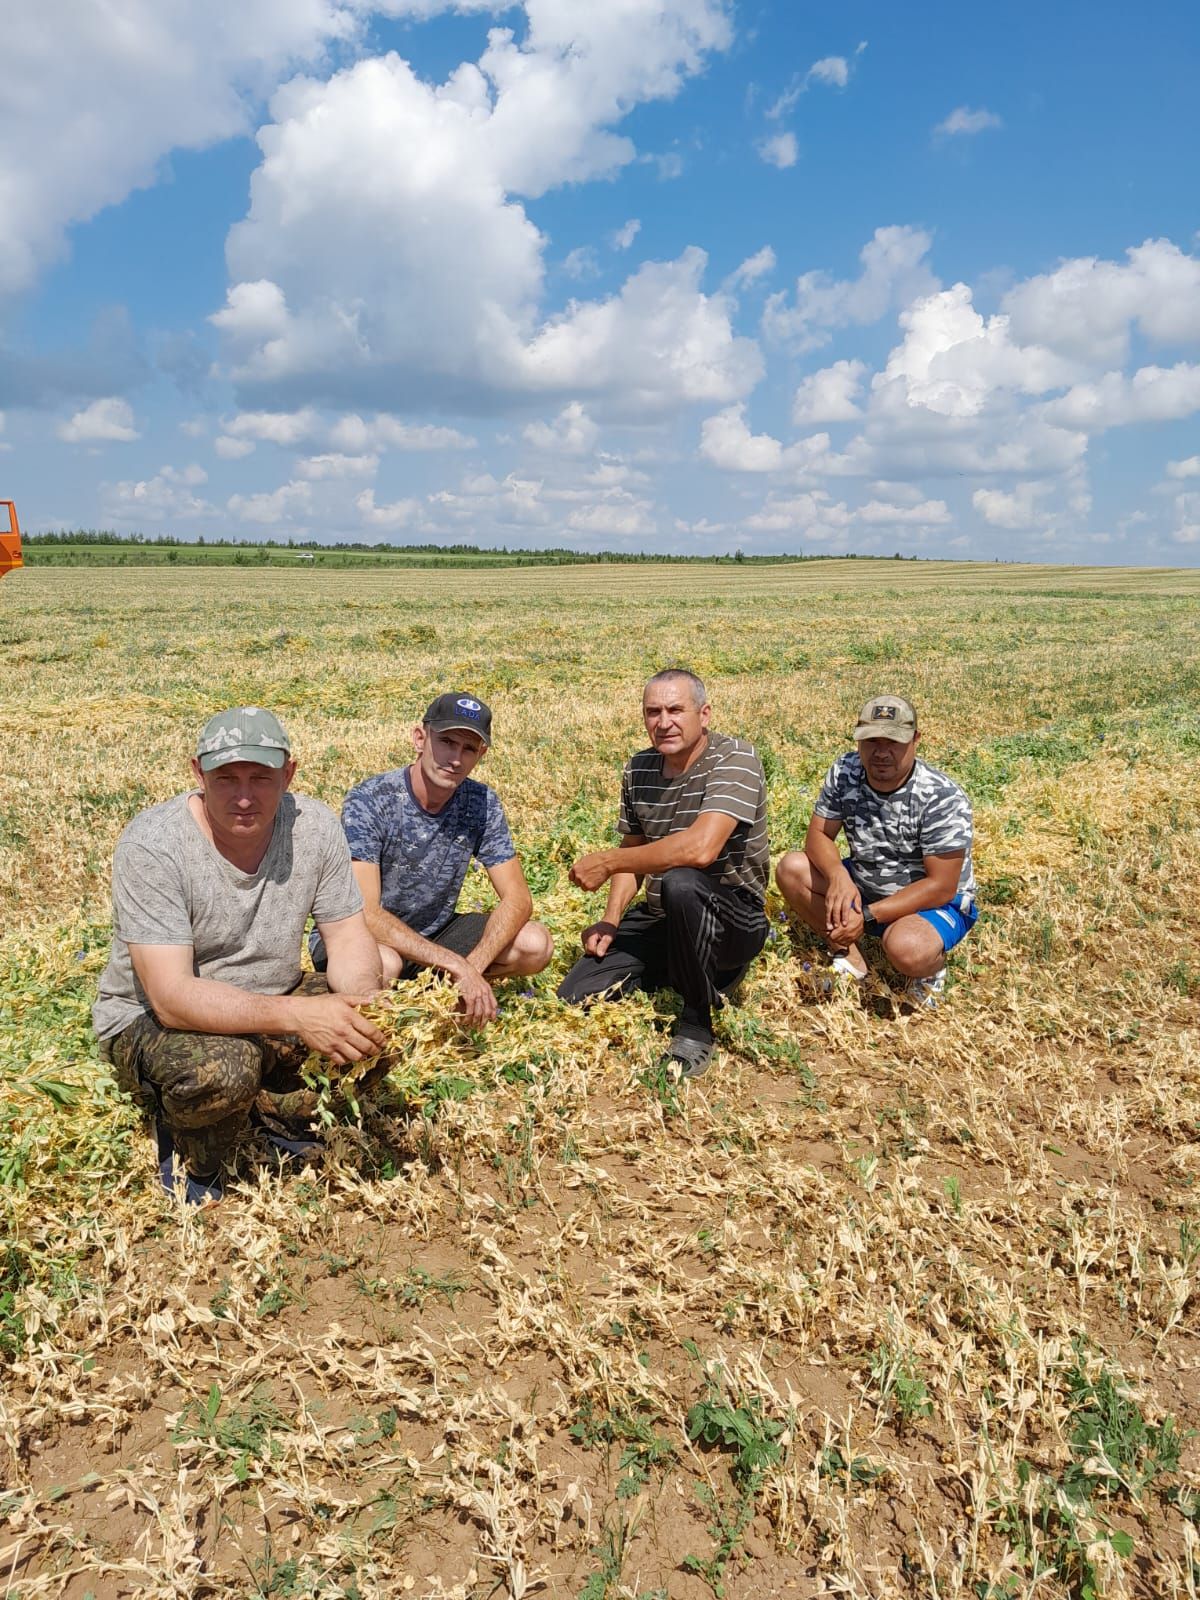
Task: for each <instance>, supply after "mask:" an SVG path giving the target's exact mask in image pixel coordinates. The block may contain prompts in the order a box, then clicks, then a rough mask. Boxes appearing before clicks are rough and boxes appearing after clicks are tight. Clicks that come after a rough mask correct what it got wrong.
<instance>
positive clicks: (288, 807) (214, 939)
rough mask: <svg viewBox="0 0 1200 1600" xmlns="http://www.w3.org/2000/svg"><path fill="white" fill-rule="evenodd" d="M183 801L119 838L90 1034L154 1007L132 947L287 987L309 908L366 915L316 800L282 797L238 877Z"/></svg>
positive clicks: (204, 972) (346, 856) (103, 1035)
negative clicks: (152, 947) (186, 955)
mask: <svg viewBox="0 0 1200 1600" xmlns="http://www.w3.org/2000/svg"><path fill="white" fill-rule="evenodd" d="M188 798H189V797H188V796H187V795H186V794H180V795H176V796H175V798H174V799H173V800H166V801H164V802H163V804H162V805H157V806H151V807H150V809H149V810H148V811H143V812H142V813H141V815H140V816H137V817H135V818H134V819H133V821H132V822H131V823H130V824H129V826H128V827H127V828H126V829H125V831H124V833H122V835H121V837H120V839H119V840H118V841H117V849H116V854H115V856H114V857H113V882H112V894H113V943H112V954H111V955H110V957H109V962H108V966H107V967H105V969H104V972H103V974H102V975H101V978H100V993H99V996H98V998H97V1000H96V1004H95V1005H94V1006H93V1008H92V1024H93V1026H94V1028H95V1030H96V1036H97V1038H100V1039H111V1038H113V1037H114V1036H115V1035H116V1034H118V1033H122V1032H123V1031H124V1030H125V1029H126V1028H127V1027H128V1026H129V1025H130V1023H131V1022H136V1020H137V1019H138V1017H139V1016H140V1015H141V1014H142V1013H143V1012H149V1011H150V1010H151V1007H150V1003H149V1001H148V1000H147V999H146V995H145V992H144V991H143V989H142V986H141V984H140V983H139V982H138V981H137V975H136V974H135V972H134V970H133V963H132V961H131V960H130V957H129V946H130V945H131V944H173V945H191V947H192V972H193V973H194V974H195V976H196V977H198V978H212V979H215V980H216V981H218V982H220V983H231V984H233V986H234V987H235V988H238V989H245V990H247V991H248V992H250V993H253V994H287V993H289V991H290V990H292V989H294V988H295V987H296V985H297V984H298V983H299V982H300V942H301V939H302V938H303V936H304V924H305V922H306V921H307V919H308V917H309V915H310V913H311V915H312V916H313V917H315V918H316V920H317V922H318V923H322V922H340V921H341V920H342V918H343V917H350V916H353V915H354V913H355V912H356V911H361V910H362V895H361V894H360V893H359V891H358V885H357V883H356V882H355V881H354V873H353V870H352V869H351V866H350V852H349V850H348V849H347V848H346V837H345V835H344V834H343V832H342V827H341V823H340V822H339V821H338V819H337V817H336V816H335V815H334V813H333V812H332V811H331V810H330V809H329V807H328V806H326V805H322V803H321V801H319V800H313V799H310V798H309V797H308V796H307V795H298V794H285V795H284V797H283V800H282V802H281V803H280V807H279V810H278V812H277V813H276V816H275V827H274V831H273V832H272V834H271V842H270V844H269V845H268V846H267V853H266V855H265V856H264V857H263V858H262V862H261V863H260V865H259V868H258V871H257V872H254V873H246V872H239V870H238V869H237V867H235V866H234V865H233V863H232V862H230V861H226V859H225V857H224V856H223V855H221V854H220V852H219V851H218V850H216V849H215V848H214V847H213V846H212V845H211V844H210V843H209V841H208V840H207V839H206V838H205V837H204V835H203V833H201V831H200V827H199V824H198V823H197V822H196V819H195V818H194V817H193V816H192V814H191V812H190V810H189V809H188Z"/></svg>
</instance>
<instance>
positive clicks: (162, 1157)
mask: <svg viewBox="0 0 1200 1600" xmlns="http://www.w3.org/2000/svg"><path fill="white" fill-rule="evenodd" d="M154 1136H155V1142H156V1144H157V1147H158V1151H157V1153H158V1178H159V1182H160V1183H161V1184H162V1186H163V1188H164V1189H165V1190H166V1192H167V1193H168V1194H169V1195H171V1196H179V1198H181V1199H182V1201H183V1203H184V1205H185V1206H196V1207H199V1208H206V1207H208V1206H215V1205H219V1204H220V1203H221V1201H222V1200H223V1199H224V1198H225V1188H224V1185H223V1183H222V1181H221V1174H220V1173H219V1172H212V1173H208V1174H205V1173H195V1172H189V1171H188V1170H187V1168H186V1167H185V1166H184V1164H183V1162H182V1161H181V1160H180V1159H179V1157H178V1156H177V1155H176V1154H175V1141H174V1140H173V1139H172V1138H171V1131H170V1129H169V1128H168V1127H167V1126H166V1124H165V1123H164V1122H163V1121H162V1119H161V1118H157V1119H156V1120H155V1124H154Z"/></svg>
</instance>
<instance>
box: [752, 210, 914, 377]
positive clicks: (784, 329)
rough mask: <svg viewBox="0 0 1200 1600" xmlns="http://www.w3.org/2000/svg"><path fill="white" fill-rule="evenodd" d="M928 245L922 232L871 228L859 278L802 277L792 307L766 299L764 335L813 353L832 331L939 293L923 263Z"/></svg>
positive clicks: (781, 298) (816, 274)
mask: <svg viewBox="0 0 1200 1600" xmlns="http://www.w3.org/2000/svg"><path fill="white" fill-rule="evenodd" d="M932 243H933V240H932V238H931V236H930V235H929V234H928V233H927V232H926V231H925V230H924V229H923V228H912V227H888V228H876V230H875V233H874V235H873V237H872V238H871V239H870V241H869V242H868V243H867V244H866V245H864V247H863V249H862V251H861V252H860V254H859V260H860V261H861V262H862V272H861V273H860V274H859V276H858V277H857V278H849V279H837V278H831V277H829V275H828V274H827V273H824V272H806V273H804V274H803V276H802V277H800V278H799V279H797V282H796V294H795V300H794V303H793V304H791V305H789V304H788V298H787V296H786V295H785V294H774V295H771V297H770V298H769V299H768V301H767V305H766V309H765V311H764V313H763V329H764V331H765V332H766V333H767V335H768V336H769V337H770V338H773V339H778V340H781V341H782V342H784V343H787V344H790V345H792V346H793V347H794V348H796V349H797V350H814V349H817V348H818V347H819V346H821V345H823V344H828V342H829V337H830V330H831V329H833V328H846V327H852V326H858V327H862V326H866V325H867V324H869V323H872V322H878V321H879V320H880V318H881V317H884V316H886V315H887V313H888V312H889V311H891V310H895V309H898V308H899V307H900V306H904V305H908V304H909V303H910V302H911V301H912V300H914V299H915V298H916V297H917V296H918V295H923V294H928V293H930V291H931V290H933V289H936V288H937V287H938V284H937V279H936V278H935V277H934V276H933V274H932V272H930V270H929V267H928V265H927V262H926V257H927V256H928V254H929V249H930V246H931V245H932Z"/></svg>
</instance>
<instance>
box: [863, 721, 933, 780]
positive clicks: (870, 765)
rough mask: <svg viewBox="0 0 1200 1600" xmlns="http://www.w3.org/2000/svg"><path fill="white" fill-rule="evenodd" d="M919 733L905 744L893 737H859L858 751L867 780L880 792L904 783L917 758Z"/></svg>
mask: <svg viewBox="0 0 1200 1600" xmlns="http://www.w3.org/2000/svg"><path fill="white" fill-rule="evenodd" d="M920 737H921V735H920V734H919V733H914V734H913V736H912V738H911V739H910V740H909V741H908V743H907V744H900V743H899V742H898V741H897V740H895V739H860V740H859V741H858V753H859V755H860V756H861V757H862V764H863V766H864V767H865V768H866V769H867V782H868V783H869V784H870V785H871V787H872V789H877V790H878V791H879V792H880V794H890V793H891V791H892V790H893V789H898V788H899V787H900V785H901V784H902V783H904V782H905V781H906V780H907V778H908V775H909V773H910V772H911V771H912V769H913V762H914V761H915V760H916V759H917V742H918V740H919V739H920Z"/></svg>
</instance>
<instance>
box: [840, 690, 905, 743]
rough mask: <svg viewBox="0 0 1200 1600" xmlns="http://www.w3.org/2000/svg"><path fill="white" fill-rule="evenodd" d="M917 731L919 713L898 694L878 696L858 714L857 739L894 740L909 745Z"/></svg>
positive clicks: (855, 731)
mask: <svg viewBox="0 0 1200 1600" xmlns="http://www.w3.org/2000/svg"><path fill="white" fill-rule="evenodd" d="M916 731H917V713H916V712H915V711H914V710H913V708H912V706H910V705H909V703H908V701H907V700H901V698H900V696H899V695H898V694H877V695H876V696H875V698H874V700H868V701H867V703H866V705H865V706H864V707H863V708H862V710H861V711H860V712H859V713H858V725H857V726H856V728H855V729H854V737H855V739H894V740H895V741H896V743H897V744H907V743H908V741H909V740H910V739H912V738H913V737H914V736H915V734H916Z"/></svg>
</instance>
